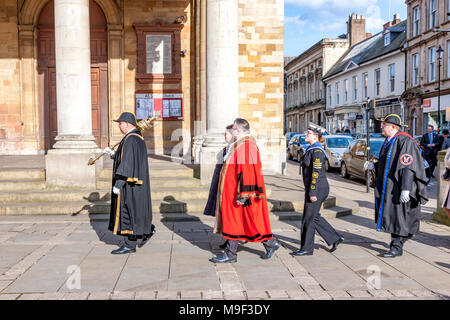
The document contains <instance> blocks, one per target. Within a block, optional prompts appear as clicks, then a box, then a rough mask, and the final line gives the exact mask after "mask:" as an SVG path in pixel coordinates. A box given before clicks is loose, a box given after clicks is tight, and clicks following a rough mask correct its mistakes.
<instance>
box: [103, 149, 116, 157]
mask: <svg viewBox="0 0 450 320" xmlns="http://www.w3.org/2000/svg"><path fill="white" fill-rule="evenodd" d="M103 152H104V153H107V154H108V155H109V156H110V157H111V158H112V157H114V155H115V154H116V152H115V151H114V150H112V149H111V148H110V147H106V148H105V149H103Z"/></svg>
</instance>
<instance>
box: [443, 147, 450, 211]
mask: <svg viewBox="0 0 450 320" xmlns="http://www.w3.org/2000/svg"><path fill="white" fill-rule="evenodd" d="M444 165H445V171H444V173H443V174H442V176H441V177H442V180H443V181H446V182H447V187H446V189H445V192H444V196H443V197H442V198H443V199H444V201H443V202H442V208H443V209H444V211H445V213H446V214H447V216H448V217H449V218H450V199H449V196H450V192H449V191H450V148H448V149H447V153H446V154H445V159H444Z"/></svg>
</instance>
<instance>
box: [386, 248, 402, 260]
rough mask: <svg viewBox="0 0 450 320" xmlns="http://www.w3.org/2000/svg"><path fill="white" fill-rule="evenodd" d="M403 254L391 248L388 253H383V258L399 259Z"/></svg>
mask: <svg viewBox="0 0 450 320" xmlns="http://www.w3.org/2000/svg"><path fill="white" fill-rule="evenodd" d="M402 254H403V251H400V250H397V249H393V248H391V249H390V250H389V251H388V252H385V253H383V254H382V255H381V256H382V257H384V258H394V257H399V256H401V255H402Z"/></svg>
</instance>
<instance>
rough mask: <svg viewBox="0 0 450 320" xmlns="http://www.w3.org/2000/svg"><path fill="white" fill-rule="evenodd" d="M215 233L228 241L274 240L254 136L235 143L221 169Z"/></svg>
mask: <svg viewBox="0 0 450 320" xmlns="http://www.w3.org/2000/svg"><path fill="white" fill-rule="evenodd" d="M244 198H246V199H247V201H246V202H245V204H244V205H239V204H238V203H237V199H244ZM214 232H215V233H221V234H222V236H223V237H224V238H226V239H229V240H247V241H251V242H262V241H265V240H269V239H271V238H272V229H271V226H270V220H269V210H268V207H267V197H266V187H265V185H264V177H263V175H262V164H261V158H260V154H259V149H258V147H257V145H256V141H255V139H254V138H253V137H251V136H245V137H243V138H241V139H239V140H238V141H236V142H235V143H234V145H233V148H232V151H231V152H230V155H229V157H228V158H227V159H226V161H225V163H224V164H223V166H222V169H221V172H220V178H219V186H218V192H217V206H216V224H215V228H214Z"/></svg>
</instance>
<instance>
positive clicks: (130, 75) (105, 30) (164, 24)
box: [0, 0, 285, 186]
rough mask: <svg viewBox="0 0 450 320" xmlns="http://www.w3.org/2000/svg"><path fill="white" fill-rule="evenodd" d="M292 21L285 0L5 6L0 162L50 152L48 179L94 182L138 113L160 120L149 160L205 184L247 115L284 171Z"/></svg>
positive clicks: (36, 0)
mask: <svg viewBox="0 0 450 320" xmlns="http://www.w3.org/2000/svg"><path fill="white" fill-rule="evenodd" d="M283 23H284V1H283V0H264V1H247V0H207V1H204V0H203V1H202V0H2V5H1V6H0V155H13V154H45V155H46V171H47V179H54V180H53V181H54V183H55V184H57V185H67V184H69V185H81V186H85V185H86V184H89V183H90V182H87V181H91V180H92V178H91V176H92V175H93V173H94V172H95V170H97V169H98V168H97V169H95V168H92V169H90V170H93V171H91V172H87V171H89V170H87V169H86V160H87V159H88V158H90V157H92V156H93V155H95V154H98V153H99V151H100V150H101V149H103V148H105V147H106V146H108V145H113V144H114V143H117V142H118V141H120V139H121V137H122V134H121V133H120V131H119V129H118V127H117V124H116V123H115V122H113V121H112V120H114V119H117V118H118V117H119V115H120V114H121V113H122V112H123V111H131V112H133V113H135V114H136V116H137V119H138V120H139V119H142V118H147V117H149V116H152V115H154V116H157V120H156V121H155V122H154V126H153V127H152V128H151V129H150V130H149V131H147V132H145V141H146V143H147V148H148V151H149V153H151V154H157V155H164V154H165V155H172V156H175V157H177V156H178V157H180V156H181V157H183V158H184V161H185V162H191V161H192V162H194V161H195V162H196V163H200V164H201V165H200V168H201V172H202V173H201V176H202V182H203V181H207V180H208V179H209V176H210V174H211V170H212V168H213V163H214V161H215V155H216V153H217V151H218V150H219V149H220V148H221V147H223V145H224V141H223V132H224V128H225V127H226V125H228V124H230V123H232V121H233V119H235V118H236V117H242V118H245V119H247V120H249V122H250V125H251V127H252V133H253V134H254V135H255V136H256V137H257V140H258V145H259V148H260V150H261V155H262V158H263V168H264V169H266V170H271V171H274V172H278V173H281V172H282V170H283V167H284V161H285V160H284V153H285V150H284V143H285V142H284V140H283V139H284V138H283V33H284V30H283ZM211 159H212V160H211ZM78 163H80V164H81V163H82V166H79V168H77V164H78ZM98 166H101V161H99V163H98ZM93 167H95V166H93ZM65 175H67V176H69V178H62V177H61V176H65ZM83 175H84V176H83ZM52 177H53V178H52ZM74 177H78V178H74ZM64 179H66V180H67V181H66V180H64ZM68 179H70V180H68ZM89 179H90V180H89Z"/></svg>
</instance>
